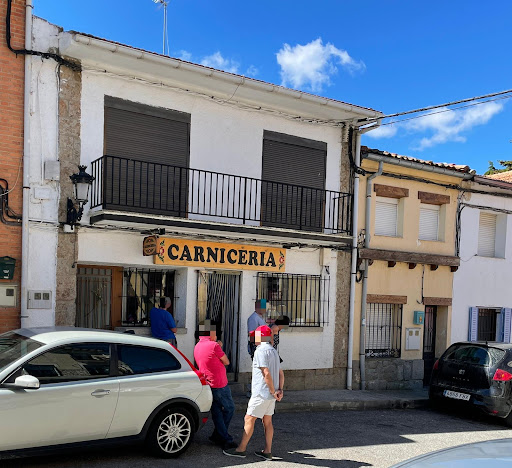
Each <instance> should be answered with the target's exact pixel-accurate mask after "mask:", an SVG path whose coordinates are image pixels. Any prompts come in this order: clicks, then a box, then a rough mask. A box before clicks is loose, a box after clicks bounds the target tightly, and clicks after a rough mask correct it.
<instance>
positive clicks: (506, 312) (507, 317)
mask: <svg viewBox="0 0 512 468" xmlns="http://www.w3.org/2000/svg"><path fill="white" fill-rule="evenodd" d="M501 315H502V316H503V342H504V343H510V327H511V325H512V323H511V318H512V317H511V315H512V309H509V308H508V307H505V308H503V309H501Z"/></svg>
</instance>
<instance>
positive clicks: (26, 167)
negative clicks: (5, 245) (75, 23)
mask: <svg viewBox="0 0 512 468" xmlns="http://www.w3.org/2000/svg"><path fill="white" fill-rule="evenodd" d="M33 8H34V7H33V5H32V0H26V2H25V49H26V50H32V10H33ZM31 82H32V56H30V55H28V54H27V55H25V90H24V93H25V94H24V95H25V97H24V109H23V218H22V222H21V314H20V319H21V327H22V328H24V327H26V326H27V325H28V320H27V319H28V309H27V302H28V292H27V282H28V259H29V245H28V237H29V223H28V219H29V205H30V88H31V84H32V83H31Z"/></svg>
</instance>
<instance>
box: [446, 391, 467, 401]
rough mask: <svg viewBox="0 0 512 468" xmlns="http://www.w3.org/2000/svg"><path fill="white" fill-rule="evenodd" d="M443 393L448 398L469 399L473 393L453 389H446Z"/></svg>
mask: <svg viewBox="0 0 512 468" xmlns="http://www.w3.org/2000/svg"><path fill="white" fill-rule="evenodd" d="M443 395H444V396H445V397H448V398H455V399H456V400H464V401H469V399H470V398H471V395H470V394H469V393H459V392H452V391H451V390H445V391H444V392H443Z"/></svg>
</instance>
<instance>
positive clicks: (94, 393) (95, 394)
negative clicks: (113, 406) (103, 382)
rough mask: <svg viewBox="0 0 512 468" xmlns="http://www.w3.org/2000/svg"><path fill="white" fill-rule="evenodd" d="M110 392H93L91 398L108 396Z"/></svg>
mask: <svg viewBox="0 0 512 468" xmlns="http://www.w3.org/2000/svg"><path fill="white" fill-rule="evenodd" d="M109 394H110V390H101V389H100V390H94V392H92V393H91V395H92V396H105V395H109Z"/></svg>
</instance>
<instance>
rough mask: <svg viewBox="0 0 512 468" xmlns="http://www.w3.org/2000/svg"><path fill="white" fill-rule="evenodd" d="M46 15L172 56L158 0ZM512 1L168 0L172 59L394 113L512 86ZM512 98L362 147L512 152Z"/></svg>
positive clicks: (454, 153) (49, 1) (49, 9)
mask: <svg viewBox="0 0 512 468" xmlns="http://www.w3.org/2000/svg"><path fill="white" fill-rule="evenodd" d="M34 6H35V9H34V12H35V14H36V15H38V16H40V17H43V18H45V19H47V20H48V21H50V22H52V23H55V24H58V25H60V26H63V27H64V28H65V29H67V30H68V29H74V30H78V31H81V32H85V33H89V34H93V35H97V36H100V37H104V38H107V39H111V40H115V41H118V42H122V43H125V44H129V45H132V46H135V47H141V48H144V49H148V50H151V51H155V52H159V53H161V52H162V19H163V12H162V9H161V8H159V7H158V6H157V5H155V4H154V3H153V2H152V0H124V1H107V0H81V1H78V0H34ZM511 17H512V2H482V1H481V0H480V1H476V0H466V1H459V0H450V1H446V0H444V1H438V0H431V1H429V2H413V1H410V0H408V1H406V0H404V1H393V0H386V1H382V0H380V1H377V0H366V1H360V2H349V1H348V0H318V1H316V2H306V1H303V0H294V1H292V0H273V1H270V0H258V1H250V2H241V1H240V0H238V1H234V0H217V1H215V2H214V1H212V0H170V3H169V7H168V22H169V27H168V31H169V46H170V55H171V56H174V57H179V58H185V59H187V60H190V61H193V62H197V63H203V64H206V65H210V66H213V67H215V68H221V69H224V70H227V71H233V72H236V73H240V74H244V75H247V76H252V77H254V78H258V79H261V80H264V81H269V82H272V83H276V84H283V85H286V86H289V87H292V88H297V89H301V90H304V91H308V92H313V93H315V94H319V95H322V96H327V97H330V98H333V99H339V100H341V101H345V102H349V103H352V104H357V105H361V106H365V107H371V108H373V109H377V110H380V111H382V112H384V113H386V114H390V113H395V112H401V111H406V110H409V109H416V108H421V107H425V106H429V105H435V104H442V103H445V102H450V101H454V100H458V99H463V98H467V97H472V96H477V95H483V94H487V93H492V92H497V91H502V90H506V89H511V88H512V80H511V78H510V77H511V76H512V60H511V48H510V44H512V28H511V27H510V24H509V21H510V18H511ZM511 101H512V99H500V100H496V101H492V102H488V103H485V104H481V105H477V106H471V107H467V108H464V109H461V110H457V111H453V110H449V111H447V112H443V113H438V114H432V115H428V116H427V117H423V118H418V119H414V120H408V121H406V122H402V123H400V124H398V125H393V126H390V125H388V126H385V127H383V128H382V129H381V130H378V131H377V132H378V133H376V134H375V135H374V136H372V137H370V135H373V134H374V133H375V132H371V133H369V134H367V135H366V136H365V137H364V138H363V144H366V145H368V146H370V147H373V148H378V149H382V150H386V151H391V152H394V153H399V154H405V155H409V156H415V157H418V158H422V159H428V160H434V161H439V162H453V163H458V164H469V165H470V166H471V167H472V168H474V169H476V170H477V172H479V173H482V172H484V171H485V170H486V169H487V166H488V161H489V160H494V161H497V160H500V159H501V160H509V159H512V143H510V140H512V131H511V128H510V122H511V120H512V118H511V117H512V102H511Z"/></svg>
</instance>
